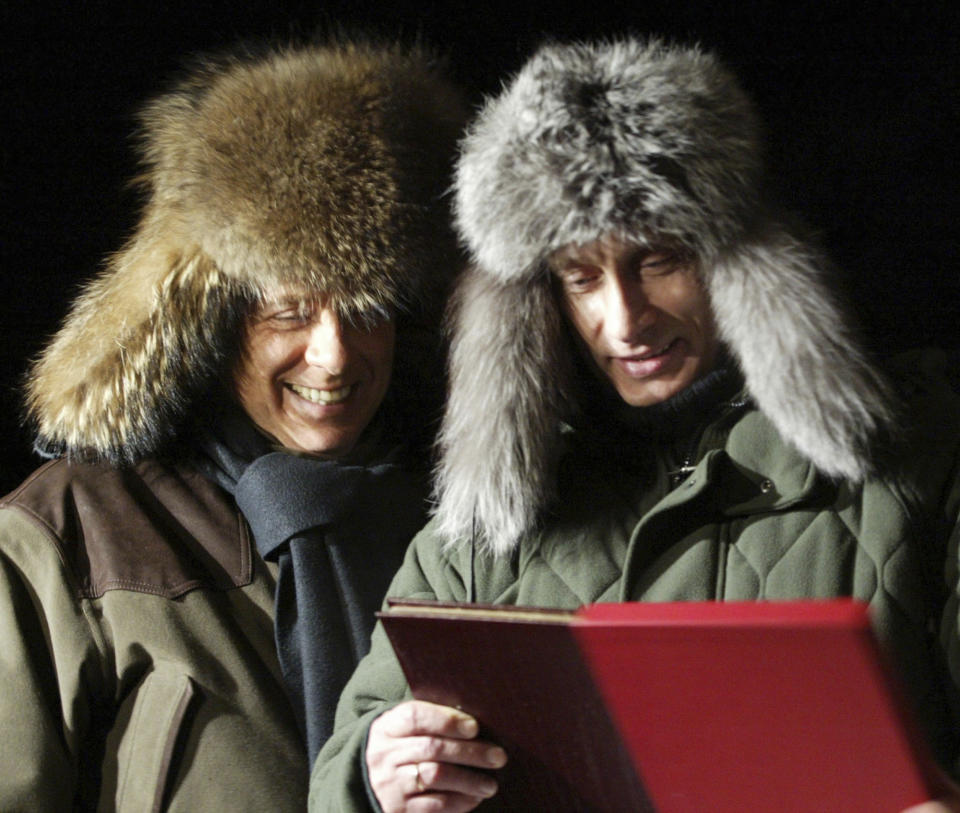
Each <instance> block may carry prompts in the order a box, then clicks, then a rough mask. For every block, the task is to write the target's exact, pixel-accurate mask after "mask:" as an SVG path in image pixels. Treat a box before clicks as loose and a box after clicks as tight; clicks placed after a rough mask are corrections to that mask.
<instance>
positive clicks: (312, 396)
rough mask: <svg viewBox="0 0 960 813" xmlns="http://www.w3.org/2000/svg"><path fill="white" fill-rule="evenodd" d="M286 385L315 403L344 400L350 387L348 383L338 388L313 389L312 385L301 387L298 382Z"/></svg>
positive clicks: (336, 402)
mask: <svg viewBox="0 0 960 813" xmlns="http://www.w3.org/2000/svg"><path fill="white" fill-rule="evenodd" d="M287 386H289V387H290V389H292V390H293V391H294V392H295V393H296V394H297V395H299V396H300V397H301V398H306V399H307V400H308V401H313V403H315V404H339V403H340V402H341V401H343V400H346V397H347V396H348V395H349V394H350V390H351V389H352V387H351V386H350V385H349V384H348V385H347V386H346V387H341V388H340V389H338V390H315V389H314V388H313V387H303V386H301V385H300V384H288V385H287Z"/></svg>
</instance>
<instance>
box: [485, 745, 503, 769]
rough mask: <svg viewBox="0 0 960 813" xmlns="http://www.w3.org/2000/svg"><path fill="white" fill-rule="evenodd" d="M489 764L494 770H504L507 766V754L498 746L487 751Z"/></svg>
mask: <svg viewBox="0 0 960 813" xmlns="http://www.w3.org/2000/svg"><path fill="white" fill-rule="evenodd" d="M486 756H487V764H489V765H491V766H492V767H494V768H502V767H503V766H504V765H506V764H507V752H506V751H504V750H503V749H502V748H499V747H498V746H494V747H493V748H488V749H487V755H486Z"/></svg>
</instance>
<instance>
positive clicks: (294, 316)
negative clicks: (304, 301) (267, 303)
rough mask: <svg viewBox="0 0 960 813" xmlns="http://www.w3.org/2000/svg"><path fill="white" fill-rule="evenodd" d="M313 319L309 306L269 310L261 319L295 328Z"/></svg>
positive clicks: (278, 325) (283, 326) (280, 325)
mask: <svg viewBox="0 0 960 813" xmlns="http://www.w3.org/2000/svg"><path fill="white" fill-rule="evenodd" d="M310 319H311V312H310V309H309V308H283V309H278V310H272V311H267V312H266V313H264V314H263V316H262V317H261V318H260V320H259V321H261V322H267V323H269V324H272V325H276V326H277V327H281V328H294V327H300V326H301V325H305V324H306V323H307V322H309V321H310Z"/></svg>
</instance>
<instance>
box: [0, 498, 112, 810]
mask: <svg viewBox="0 0 960 813" xmlns="http://www.w3.org/2000/svg"><path fill="white" fill-rule="evenodd" d="M0 582H2V584H0V641H2V647H0V653H2V654H0V686H2V687H3V689H2V691H0V709H2V711H0V730H2V731H3V738H4V745H3V767H2V770H0V810H4V811H36V810H44V811H58V810H72V809H74V805H75V797H76V796H77V795H78V794H80V795H82V790H81V789H80V788H79V787H78V783H79V782H81V781H83V773H84V772H83V771H82V770H81V768H80V766H79V764H78V760H79V756H78V754H79V743H80V742H82V741H83V738H84V734H85V731H86V729H87V727H88V725H89V713H90V712H89V709H90V706H91V700H90V696H89V692H90V691H91V689H94V688H95V687H96V686H97V684H98V682H99V678H100V675H99V667H98V666H97V663H98V661H99V660H100V659H99V657H98V655H97V647H96V645H95V642H94V636H93V635H92V634H91V629H92V628H91V626H90V624H89V623H88V618H87V616H86V611H87V610H86V608H85V607H84V605H83V603H82V602H81V601H80V600H79V599H78V598H77V590H76V587H75V586H74V585H72V584H71V583H70V581H69V579H68V577H67V574H66V569H65V568H64V566H63V562H62V560H61V558H60V555H59V552H58V549H57V547H56V545H55V543H54V542H53V541H52V539H50V538H48V537H47V536H46V535H45V534H44V533H43V532H42V531H41V530H40V529H39V528H38V526H37V525H35V524H34V523H33V522H32V521H31V520H30V519H28V518H27V517H26V515H24V514H21V513H20V512H19V511H18V510H17V509H12V508H7V509H3V510H0Z"/></svg>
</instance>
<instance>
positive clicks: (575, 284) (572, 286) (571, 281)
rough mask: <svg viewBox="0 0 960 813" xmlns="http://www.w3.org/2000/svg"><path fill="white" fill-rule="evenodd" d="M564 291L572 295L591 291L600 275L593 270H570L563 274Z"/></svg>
mask: <svg viewBox="0 0 960 813" xmlns="http://www.w3.org/2000/svg"><path fill="white" fill-rule="evenodd" d="M562 279H563V287H564V290H566V291H569V292H570V293H574V294H576V293H582V292H584V291H589V290H591V289H592V288H593V286H595V285H596V284H597V282H598V280H599V279H600V273H599V272H598V271H596V270H595V269H591V268H576V269H570V270H568V271H566V272H565V273H564V274H563V277H562Z"/></svg>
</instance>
